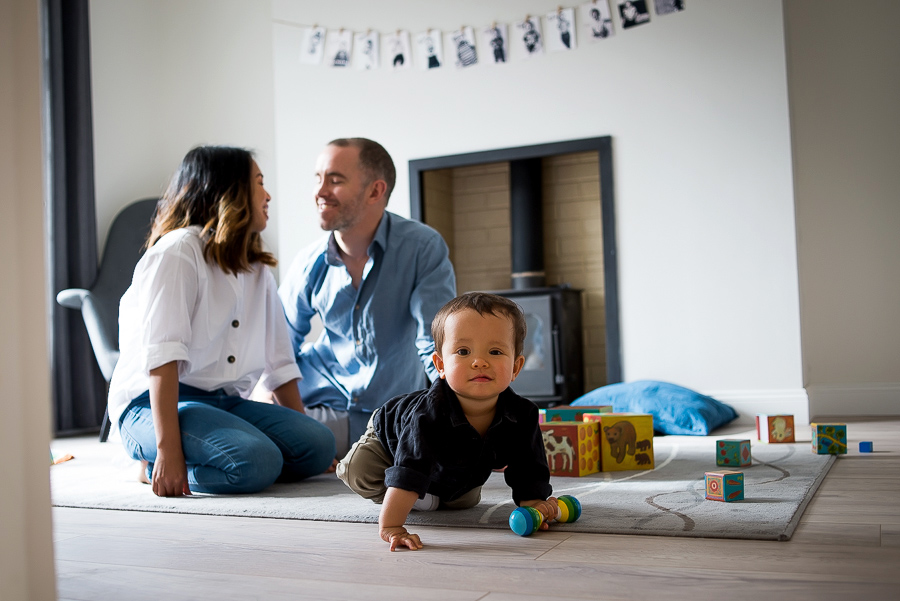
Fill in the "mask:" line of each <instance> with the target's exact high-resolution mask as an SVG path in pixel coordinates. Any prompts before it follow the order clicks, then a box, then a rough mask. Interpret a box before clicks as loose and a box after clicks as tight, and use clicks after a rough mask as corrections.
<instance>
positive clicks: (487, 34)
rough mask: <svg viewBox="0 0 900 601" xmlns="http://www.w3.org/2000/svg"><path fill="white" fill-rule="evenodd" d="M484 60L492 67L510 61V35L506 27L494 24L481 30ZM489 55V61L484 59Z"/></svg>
mask: <svg viewBox="0 0 900 601" xmlns="http://www.w3.org/2000/svg"><path fill="white" fill-rule="evenodd" d="M481 47H482V48H483V49H484V51H483V53H482V60H483V61H484V62H486V63H488V64H490V65H496V64H499V63H505V62H507V61H509V35H508V33H507V27H506V25H504V24H502V23H493V24H491V25H489V26H487V27H485V28H484V29H482V30H481ZM485 53H486V54H487V59H484V58H483V55H484V54H485Z"/></svg>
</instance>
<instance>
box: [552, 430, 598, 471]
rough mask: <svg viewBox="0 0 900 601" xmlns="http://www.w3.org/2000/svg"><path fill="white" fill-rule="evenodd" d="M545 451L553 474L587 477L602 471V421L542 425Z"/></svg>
mask: <svg viewBox="0 0 900 601" xmlns="http://www.w3.org/2000/svg"><path fill="white" fill-rule="evenodd" d="M541 435H542V436H543V437H544V452H545V453H546V454H547V464H548V465H549V466H550V474H551V475H553V476H587V475H588V474H593V473H596V472H599V471H600V440H599V438H600V435H599V424H597V423H588V422H552V423H543V424H541Z"/></svg>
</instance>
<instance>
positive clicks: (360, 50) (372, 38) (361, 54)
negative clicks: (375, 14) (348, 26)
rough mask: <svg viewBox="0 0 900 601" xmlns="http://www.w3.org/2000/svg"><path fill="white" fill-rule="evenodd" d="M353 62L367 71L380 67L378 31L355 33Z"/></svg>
mask: <svg viewBox="0 0 900 601" xmlns="http://www.w3.org/2000/svg"><path fill="white" fill-rule="evenodd" d="M353 64H354V66H356V68H357V69H361V70H363V71H367V70H370V69H377V68H378V32H377V31H368V32H366V33H354V34H353Z"/></svg>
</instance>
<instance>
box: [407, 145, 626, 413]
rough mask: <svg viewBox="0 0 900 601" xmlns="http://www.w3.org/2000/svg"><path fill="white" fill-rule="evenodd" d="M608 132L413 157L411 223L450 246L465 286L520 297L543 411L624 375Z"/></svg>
mask: <svg viewBox="0 0 900 601" xmlns="http://www.w3.org/2000/svg"><path fill="white" fill-rule="evenodd" d="M610 146H611V145H610V139H609V138H608V137H607V138H594V139H590V140H578V141H573V142H562V143H557V144H546V145H541V146H536V147H523V148H515V149H504V150H498V151H487V152H481V153H471V154H466V155H455V156H449V157H437V158H432V159H421V160H416V161H411V162H410V197H411V211H410V213H411V215H412V217H413V218H416V219H420V220H421V221H423V222H425V223H427V224H428V225H431V226H432V227H434V228H435V229H436V230H438V231H439V232H440V233H441V234H442V235H443V237H444V239H445V240H446V242H447V245H448V247H449V248H450V254H451V260H452V261H453V264H454V268H455V269H456V273H457V287H458V290H457V292H458V293H462V292H467V291H472V290H481V291H487V292H494V293H497V294H501V295H503V296H507V297H508V298H511V299H513V300H515V301H516V302H517V303H518V304H519V305H520V306H521V307H522V309H523V311H524V312H525V314H526V320H527V322H528V329H529V335H528V338H527V339H526V350H525V354H526V366H525V369H523V371H522V373H521V374H520V375H519V377H518V378H517V379H516V381H515V382H514V384H513V388H514V389H515V390H516V392H518V393H519V394H522V395H523V396H526V397H528V398H530V399H532V400H533V401H535V402H536V403H538V404H539V405H541V406H552V405H556V404H565V403H569V402H571V401H572V400H574V399H575V398H576V397H577V396H579V395H581V394H582V393H583V392H585V391H586V390H592V389H594V388H596V387H599V386H603V385H605V384H610V383H615V382H619V381H621V361H620V349H619V323H618V300H617V266H616V261H615V258H616V257H615V230H614V227H613V225H614V223H615V221H614V216H613V208H614V207H613V199H612V191H613V188H612V165H611V149H610Z"/></svg>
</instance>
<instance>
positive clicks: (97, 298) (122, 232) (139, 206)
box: [56, 198, 158, 442]
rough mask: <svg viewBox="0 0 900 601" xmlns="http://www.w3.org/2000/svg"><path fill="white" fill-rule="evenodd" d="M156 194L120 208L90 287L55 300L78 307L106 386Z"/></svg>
mask: <svg viewBox="0 0 900 601" xmlns="http://www.w3.org/2000/svg"><path fill="white" fill-rule="evenodd" d="M157 200H158V199H156V198H147V199H144V200H138V201H136V202H133V203H131V204H130V205H128V206H127V207H125V208H124V209H122V210H121V211H120V212H119V214H118V215H116V217H115V219H113V222H112V225H111V226H110V228H109V235H108V236H107V238H106V246H105V248H104V249H103V258H102V259H101V262H100V269H99V270H98V271H97V279H96V280H95V281H94V283H93V284H92V285H91V287H90V289H88V290H85V289H84V288H67V289H66V290H62V291H61V292H60V293H59V294H57V295H56V302H58V303H59V304H60V305H62V306H63V307H68V308H69V309H81V316H82V318H84V325H85V327H86V329H87V332H88V337H89V338H90V340H91V347H92V348H93V349H94V356H95V357H96V358H97V363H98V364H99V365H100V372H101V373H102V374H103V377H104V378H105V379H106V384H107V387H109V381H110V380H111V379H112V374H113V369H114V368H115V366H116V362H117V361H118V360H119V300H120V299H121V298H122V295H123V294H125V291H126V290H127V289H128V286H130V285H131V276H132V275H133V274H134V267H135V265H137V262H138V260H139V259H140V258H141V255H143V254H144V242H146V240H147V234H148V233H149V232H150V225H151V221H152V219H153V213H154V212H155V211H156V203H157ZM109 427H110V423H109V413H108V412H106V413H104V414H103V425H102V426H101V427H100V442H106V439H107V437H108V436H109Z"/></svg>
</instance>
